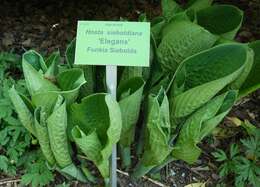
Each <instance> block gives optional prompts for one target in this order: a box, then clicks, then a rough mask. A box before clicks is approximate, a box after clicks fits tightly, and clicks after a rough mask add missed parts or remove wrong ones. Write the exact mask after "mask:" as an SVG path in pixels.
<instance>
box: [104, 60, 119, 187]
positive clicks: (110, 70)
mask: <svg viewBox="0 0 260 187" xmlns="http://www.w3.org/2000/svg"><path fill="white" fill-rule="evenodd" d="M106 84H107V89H108V93H110V94H111V95H112V97H113V98H114V99H115V100H116V87H117V66H112V65H108V66H106ZM112 125H113V124H112ZM116 157H117V150H116V145H114V147H113V151H112V155H111V160H110V186H111V187H117V174H116V170H117V160H116Z"/></svg>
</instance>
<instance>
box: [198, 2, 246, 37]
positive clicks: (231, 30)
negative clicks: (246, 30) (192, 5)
mask: <svg viewBox="0 0 260 187" xmlns="http://www.w3.org/2000/svg"><path fill="white" fill-rule="evenodd" d="M197 18H198V24H199V25H201V26H202V27H204V28H205V29H207V30H208V31H210V32H211V33H213V34H217V35H220V36H222V37H224V38H227V39H233V38H234V37H235V35H236V33H237V31H238V30H239V28H240V26H241V24H242V21H243V12H242V11H241V10H240V9H238V8H237V7H235V6H232V5H213V6H211V7H209V8H205V9H202V10H200V11H198V13H197Z"/></svg>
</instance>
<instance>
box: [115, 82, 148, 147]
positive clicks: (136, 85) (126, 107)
mask: <svg viewBox="0 0 260 187" xmlns="http://www.w3.org/2000/svg"><path fill="white" fill-rule="evenodd" d="M143 88H144V80H143V79H142V78H141V77H135V78H132V79H129V80H128V81H126V82H125V83H124V84H122V85H121V86H120V87H119V88H118V97H119V106H120V109H121V113H122V133H121V138H120V144H121V145H122V146H123V147H130V145H131V143H132V142H133V139H134V134H135V125H136V123H137V120H138V117H139V111H140V106H141V101H142V93H143ZM125 94H126V95H125Z"/></svg>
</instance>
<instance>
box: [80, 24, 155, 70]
mask: <svg viewBox="0 0 260 187" xmlns="http://www.w3.org/2000/svg"><path fill="white" fill-rule="evenodd" d="M149 56H150V23H148V22H116V21H78V28H77V38H76V52H75V64H81V65H117V66H149Z"/></svg>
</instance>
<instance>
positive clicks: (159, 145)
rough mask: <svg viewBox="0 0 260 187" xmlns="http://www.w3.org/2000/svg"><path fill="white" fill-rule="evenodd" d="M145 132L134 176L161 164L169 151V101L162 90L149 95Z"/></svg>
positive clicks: (136, 176)
mask: <svg viewBox="0 0 260 187" xmlns="http://www.w3.org/2000/svg"><path fill="white" fill-rule="evenodd" d="M145 133H146V134H145V142H144V143H145V146H144V153H143V156H142V158H141V160H140V162H139V164H138V165H137V167H136V168H135V170H134V173H133V176H134V177H135V178H139V177H141V176H143V175H144V174H145V173H147V172H148V171H149V170H151V169H152V168H153V167H155V166H156V165H159V164H161V163H162V162H163V161H164V160H165V159H166V157H167V156H168V155H169V154H170V152H171V147H170V145H169V141H170V133H171V125H170V116H169V103H168V99H167V96H166V94H165V92H164V91H163V90H160V92H159V94H158V95H149V100H148V116H147V121H146V132H145Z"/></svg>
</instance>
